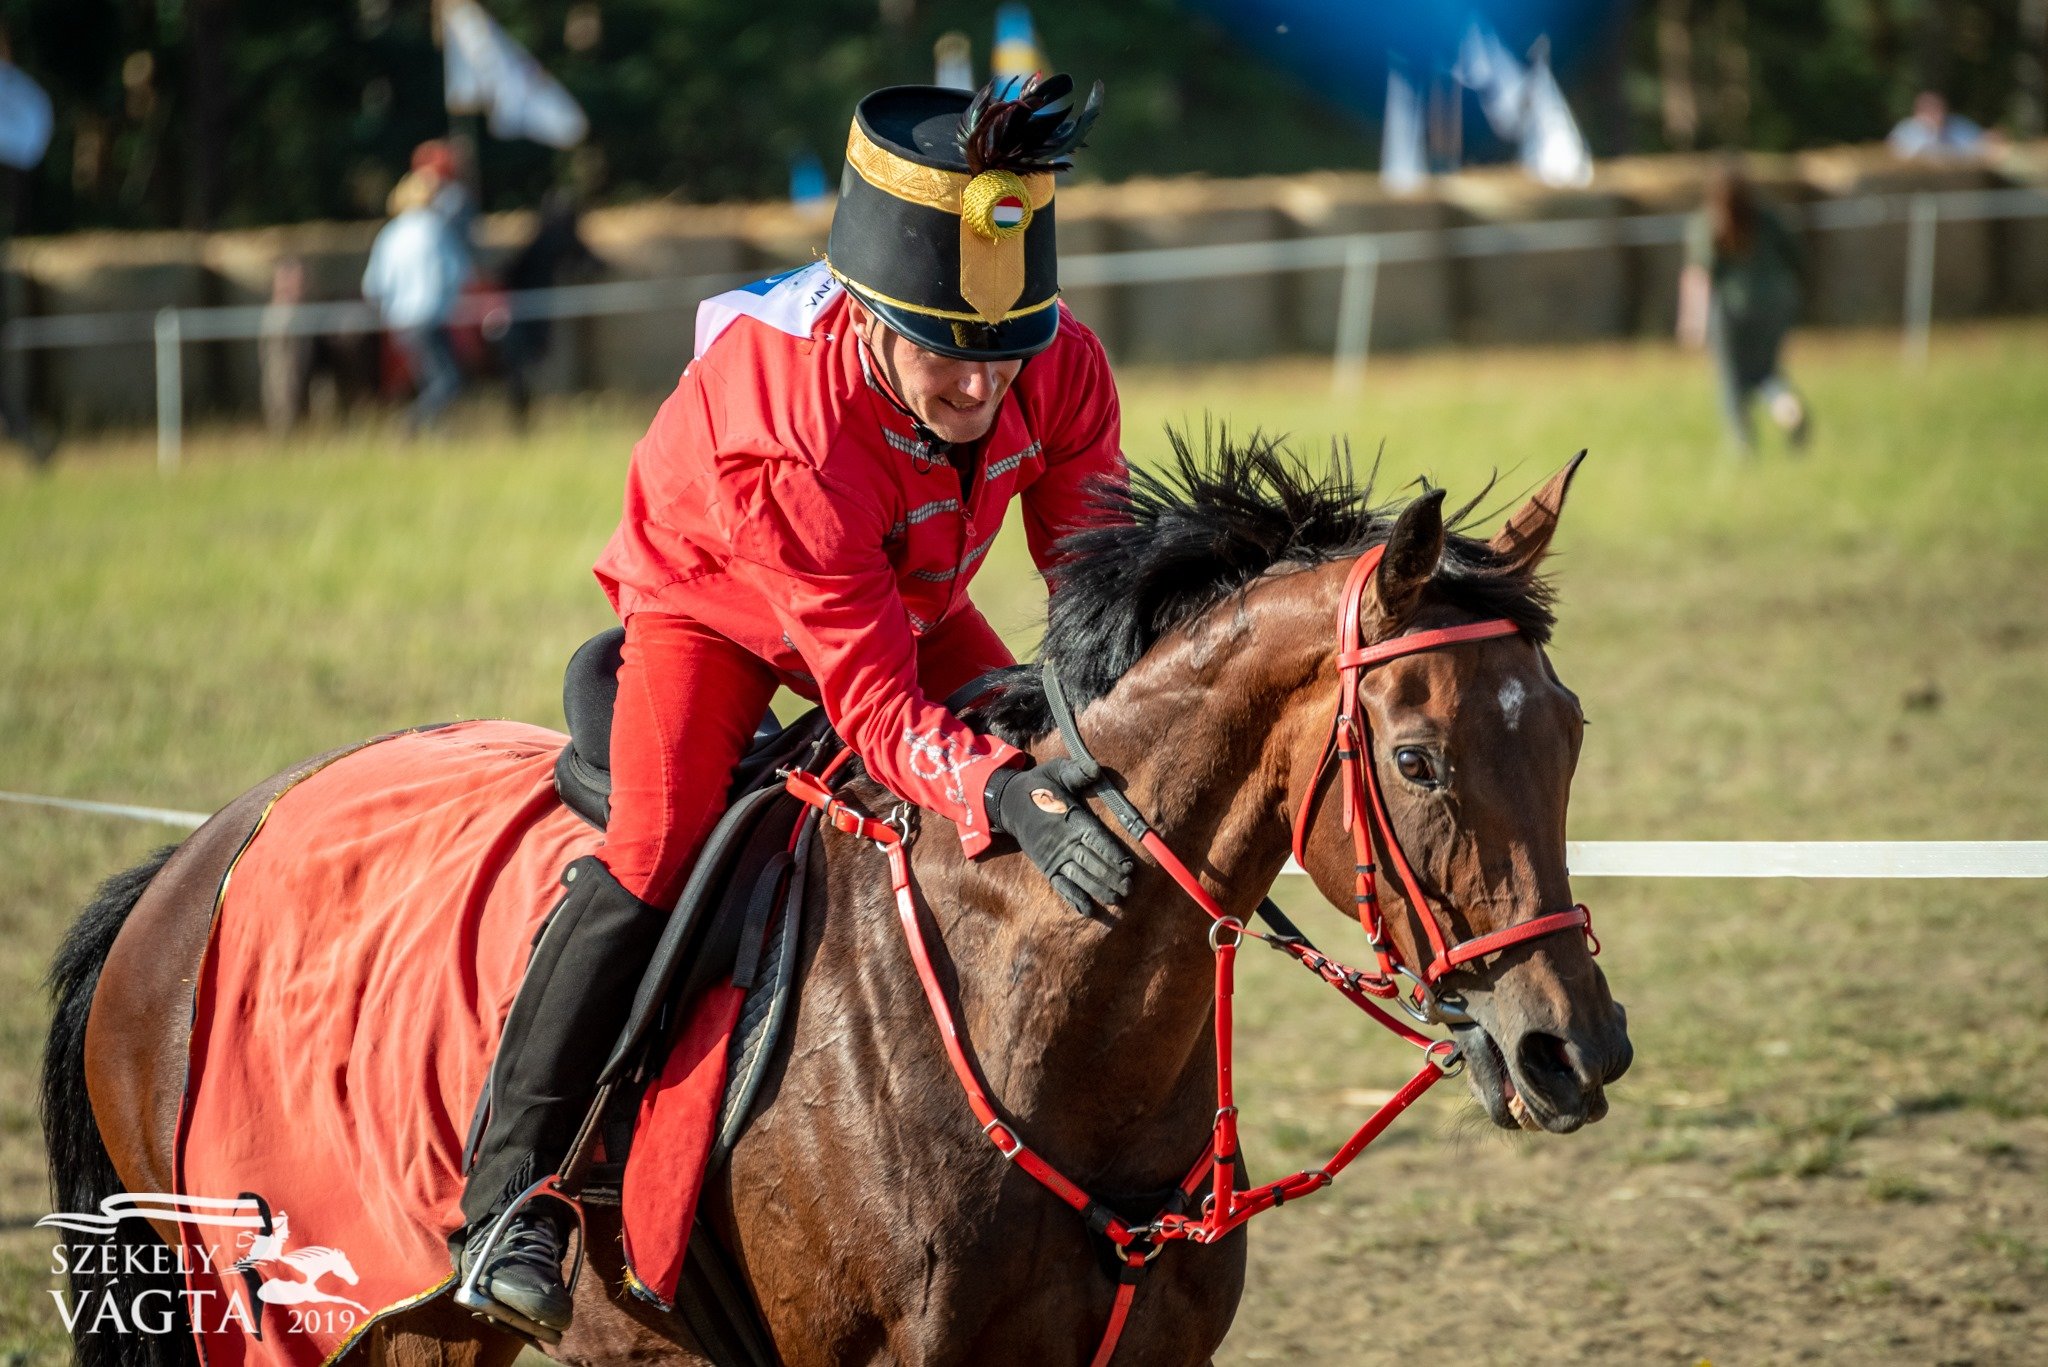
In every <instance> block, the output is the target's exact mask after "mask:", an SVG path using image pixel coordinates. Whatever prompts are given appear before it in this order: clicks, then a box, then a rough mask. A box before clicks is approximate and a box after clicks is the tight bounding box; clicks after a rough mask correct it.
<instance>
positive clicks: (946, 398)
mask: <svg viewBox="0 0 2048 1367" xmlns="http://www.w3.org/2000/svg"><path fill="white" fill-rule="evenodd" d="M848 302H849V303H850V304H851V305H852V315H851V321H852V323H853V327H854V330H855V331H856V332H858V333H859V334H860V335H861V336H862V337H863V338H865V339H866V340H867V344H868V348H869V350H871V351H873V352H874V353H875V356H876V358H877V359H878V360H880V361H881V363H882V372H883V377H884V378H885V379H887V380H888V381H889V382H890V384H891V385H892V386H894V388H895V390H896V394H897V397H899V398H900V399H902V400H903V403H904V405H905V406H906V407H908V408H909V409H910V411H911V412H913V413H915V414H917V417H918V421H920V422H922V423H923V424H924V425H925V426H926V427H929V428H930V429H931V430H932V431H933V432H935V433H936V434H937V435H938V437H939V440H941V441H951V442H968V441H979V440H981V438H983V437H985V436H987V435H988V430H989V428H991V427H993V426H995V421H996V409H997V408H998V407H1000V406H1001V404H1002V401H1003V394H1004V393H1005V392H1006V391H1007V390H1008V389H1009V387H1010V385H1011V382H1013V381H1014V380H1015V379H1016V378H1017V372H1018V371H1019V370H1022V369H1023V368H1024V362H1023V361H1022V360H1010V361H961V360H955V359H954V358H953V357H951V356H941V355H940V354H939V353H938V352H936V351H926V350H925V349H924V348H923V347H921V346H918V345H916V344H915V343H913V342H911V341H910V340H908V339H907V338H905V337H902V336H900V335H899V334H897V333H894V332H891V331H890V330H889V329H888V328H887V327H886V326H884V324H883V323H882V320H881V319H879V318H877V317H875V315H874V314H872V313H869V312H868V311H867V310H866V309H865V308H863V307H861V304H860V301H859V300H857V299H855V300H850V301H848Z"/></svg>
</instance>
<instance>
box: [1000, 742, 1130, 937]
mask: <svg viewBox="0 0 2048 1367" xmlns="http://www.w3.org/2000/svg"><path fill="white" fill-rule="evenodd" d="M1088 777H1089V770H1088V768H1087V766H1085V765H1081V764H1077V763H1076V762H1075V761H1073V760H1071V759H1055V760H1050V761H1048V762H1046V763H1044V764H1041V765H1039V766H1038V767H1037V768H1036V769H998V770H996V772H995V773H994V774H992V775H991V776H990V777H989V781H988V788H987V790H986V795H985V799H984V805H985V806H986V808H987V811H988V814H989V820H990V824H991V825H993V826H994V828H995V829H996V831H997V832H998V833H1008V834H1009V835H1012V836H1015V837H1016V839H1017V844H1018V847H1019V848H1021V849H1022V850H1023V851H1024V853H1025V854H1027V855H1029V856H1030V858H1031V862H1032V863H1034V864H1036V865H1037V866H1038V869H1039V872H1041V873H1043V874H1044V875H1045V877H1046V881H1047V882H1049V883H1051V884H1052V888H1053V891H1054V892H1057V893H1058V894H1059V895H1060V897H1061V899H1062V900H1064V901H1065V902H1066V903H1067V905H1068V906H1071V907H1072V908H1073V909H1074V910H1075V911H1078V912H1080V913H1081V914H1082V915H1083V916H1087V915H1091V914H1092V913H1093V912H1094V909H1095V908H1096V907H1097V906H1103V907H1107V906H1109V905H1110V904H1111V903H1113V902H1117V901H1120V900H1121V899H1122V898H1123V897H1124V896H1125V895H1126V894H1128V893H1129V892H1130V890H1131V856H1130V853H1129V851H1127V850H1126V849H1125V848H1124V847H1123V846H1122V845H1120V844H1118V843H1117V841H1116V838H1115V837H1114V836H1112V835H1111V834H1110V833H1109V830H1108V828H1106V827H1105V826H1104V825H1103V824H1102V823H1101V822H1100V821H1098V820H1096V819H1095V813H1093V812H1091V811H1089V810H1088V807H1087V805H1086V804H1085V803H1083V802H1082V801H1081V799H1079V798H1078V797H1075V796H1074V793H1073V789H1074V788H1077V787H1085V786H1086V785H1087V781H1088Z"/></svg>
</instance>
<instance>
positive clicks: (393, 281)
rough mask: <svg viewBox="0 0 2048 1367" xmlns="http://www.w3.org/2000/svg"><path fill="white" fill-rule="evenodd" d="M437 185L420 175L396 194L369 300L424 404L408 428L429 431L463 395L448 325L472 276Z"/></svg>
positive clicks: (374, 258) (417, 405)
mask: <svg viewBox="0 0 2048 1367" xmlns="http://www.w3.org/2000/svg"><path fill="white" fill-rule="evenodd" d="M439 189H440V184H439V179H438V178H437V177H435V176H433V175H431V174H428V173H424V172H420V171H414V172H412V173H410V174H408V175H407V176H406V177H405V178H404V179H403V180H401V181H399V182H398V188H396V189H394V190H393V191H392V192H391V201H390V207H391V213H392V219H391V221H390V222H389V223H387V224H385V225H384V227H383V230H382V231H381V232H379V233H378V234H377V240H376V242H375V243H373V244H372V245H371V247H370V264H369V266H368V268H367V269H365V270H364V271H363V297H364V298H365V299H367V300H369V301H370V303H371V304H372V305H374V306H375V307H376V309H377V312H378V315H379V316H380V317H382V318H383V320H384V325H385V326H386V327H388V328H390V329H391V334H392V337H393V339H394V340H395V341H396V342H397V344H398V347H399V350H400V351H402V352H403V353H404V354H405V359H406V363H407V364H408V365H409V366H410V367H411V369H412V374H413V382H414V384H415V386H416V387H417V389H418V391H419V392H418V397H417V398H415V399H414V400H413V405H412V408H411V410H410V411H409V412H408V414H407V418H406V422H407V426H408V427H409V428H410V429H411V430H413V431H418V430H419V429H421V428H424V427H426V426H428V425H429V424H431V423H432V422H433V421H434V419H435V418H437V417H439V416H440V414H441V411H442V410H443V409H444V408H446V407H447V406H448V405H449V403H451V402H452V401H453V400H454V398H455V396H456V395H457V394H458V393H460V392H461V389H462V372H461V371H460V370H459V369H458V368H457V366H456V364H455V353H454V351H453V349H452V348H451V347H450V346H449V344H448V326H447V325H448V318H449V315H450V314H451V313H453V312H454V309H455V301H456V299H457V298H458V297H460V295H461V293H462V286H463V282H464V281H465V279H466V278H467V277H468V275H469V255H468V253H467V252H465V251H464V250H463V249H462V245H461V243H459V242H458V241H457V240H456V237H455V232H454V229H453V228H452V227H451V226H450V225H449V222H448V219H447V218H446V216H445V215H443V214H442V213H440V212H439V211H437V210H436V209H435V207H434V198H435V192H436V191H437V190H439Z"/></svg>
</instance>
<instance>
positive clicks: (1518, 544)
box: [1493, 451, 1586, 573]
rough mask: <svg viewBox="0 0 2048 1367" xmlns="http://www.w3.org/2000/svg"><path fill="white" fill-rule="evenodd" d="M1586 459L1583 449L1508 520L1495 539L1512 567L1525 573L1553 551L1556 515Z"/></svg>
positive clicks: (1494, 542)
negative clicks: (1552, 542) (1551, 540)
mask: <svg viewBox="0 0 2048 1367" xmlns="http://www.w3.org/2000/svg"><path fill="white" fill-rule="evenodd" d="M1585 458H1586V453H1585V452H1584V451H1581V452H1579V454H1577V455H1576V456H1573V457H1572V458H1571V461H1570V463H1569V464H1567V465H1566V466H1565V467H1564V469H1562V470H1559V471H1558V472H1557V473H1556V474H1554V475H1552V476H1551V477H1550V480H1549V482H1548V483H1546V484H1545V485H1544V486H1543V487H1542V488H1541V489H1538V490H1537V491H1536V492H1535V493H1534V494H1533V495H1531V496H1530V499H1529V501H1528V502H1527V503H1525V504H1523V505H1522V510H1521V511H1520V512H1518V513H1516V514H1515V515H1514V516H1513V517H1511V518H1509V519H1508V522H1507V525H1506V526H1505V527H1502V528H1501V529H1500V532H1499V533H1498V534H1497V535H1496V536H1495V537H1494V538H1493V548H1494V549H1495V550H1496V551H1499V552H1500V553H1501V555H1502V556H1504V557H1505V558H1506V559H1507V562H1508V565H1509V567H1510V568H1511V569H1513V570H1515V571H1517V572H1518V573H1526V572H1527V571H1529V570H1533V569H1535V568H1536V563H1537V562H1538V561H1540V560H1541V559H1543V557H1544V555H1545V553H1546V552H1548V551H1549V550H1550V537H1551V534H1552V533H1553V532H1555V531H1556V530H1557V517H1558V514H1559V513H1562V512H1563V511H1564V496H1565V494H1566V493H1567V492H1568V491H1569V490H1570V489H1571V487H1572V476H1573V475H1576V474H1577V473H1578V472H1579V463H1580V462H1581V461H1583V460H1585Z"/></svg>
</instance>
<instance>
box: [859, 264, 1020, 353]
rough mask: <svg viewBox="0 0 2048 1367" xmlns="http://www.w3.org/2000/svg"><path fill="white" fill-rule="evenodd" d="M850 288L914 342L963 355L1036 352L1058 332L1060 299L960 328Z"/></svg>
mask: <svg viewBox="0 0 2048 1367" xmlns="http://www.w3.org/2000/svg"><path fill="white" fill-rule="evenodd" d="M847 290H848V292H849V293H851V294H852V295H853V296H854V297H855V298H856V299H859V300H860V302H861V304H862V305H863V306H865V307H866V309H867V311H868V312H870V313H872V314H874V315H875V316H876V317H877V318H880V319H881V320H882V322H883V323H884V324H886V325H887V326H888V328H889V330H890V331H891V332H894V333H896V334H898V335H899V336H902V337H905V338H908V339H909V340H910V342H911V344H912V345H914V346H920V347H923V348H924V349H925V350H926V351H936V352H937V353H938V354H939V355H941V356H951V357H952V358H953V359H955V360H958V361H1010V360H1017V359H1019V358H1021V357H1026V356H1036V355H1037V354H1038V353H1039V352H1041V351H1043V350H1045V349H1046V348H1047V347H1049V346H1051V345H1052V340H1053V338H1054V337H1056V336H1058V335H1059V330H1060V309H1059V305H1058V304H1050V305H1048V306H1047V307H1045V308H1042V309H1034V310H1033V311H1032V312H1030V313H1027V314H1025V315H1024V316H1023V317H1021V318H1011V319H1007V320H1005V321H1003V322H1000V323H997V324H994V325H993V326H990V325H986V324H982V323H966V324H961V325H959V328H958V330H957V331H956V329H955V324H954V321H953V320H952V319H950V318H935V317H933V316H932V315H931V314H928V313H915V312H912V311H911V310H909V309H906V308H902V307H899V306H898V305H895V304H887V303H884V302H882V301H881V300H879V299H877V298H875V297H874V296H873V295H871V294H869V293H868V292H867V291H866V290H863V289H861V288H860V287H859V286H858V285H854V284H851V283H848V285H847ZM969 339H971V340H969Z"/></svg>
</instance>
